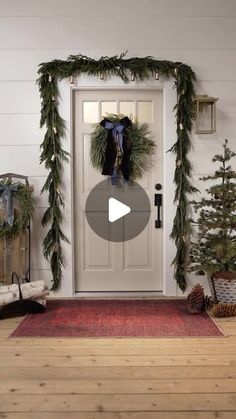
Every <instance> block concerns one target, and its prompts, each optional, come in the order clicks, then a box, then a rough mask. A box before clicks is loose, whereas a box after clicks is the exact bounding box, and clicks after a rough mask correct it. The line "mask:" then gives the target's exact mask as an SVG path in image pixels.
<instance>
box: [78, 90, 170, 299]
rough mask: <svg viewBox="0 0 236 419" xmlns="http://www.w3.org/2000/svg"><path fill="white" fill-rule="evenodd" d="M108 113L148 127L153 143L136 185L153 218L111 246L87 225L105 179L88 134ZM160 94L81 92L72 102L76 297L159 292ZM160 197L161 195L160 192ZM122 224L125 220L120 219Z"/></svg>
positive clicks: (160, 262)
mask: <svg viewBox="0 0 236 419" xmlns="http://www.w3.org/2000/svg"><path fill="white" fill-rule="evenodd" d="M106 112H108V113H122V114H124V115H127V116H130V115H133V116H135V117H137V119H138V121H139V122H140V123H141V122H146V123H148V125H149V127H150V130H151V131H152V133H153V135H154V139H155V141H156V144H157V147H156V153H155V155H154V156H153V162H154V164H153V167H152V169H150V170H149V172H148V173H147V174H146V175H145V176H144V177H143V178H142V179H140V180H138V181H137V182H138V183H139V185H140V186H142V187H143V188H144V189H145V191H146V193H147V194H148V196H149V199H150V203H151V216H150V220H149V223H148V225H147V226H146V228H145V229H144V230H143V232H142V233H141V234H139V235H138V236H137V237H136V238H134V239H132V240H129V241H126V242H122V243H115V242H112V241H110V242H109V241H105V240H104V239H102V238H100V237H99V236H97V235H96V234H95V233H94V232H93V231H92V229H91V228H90V226H89V225H88V223H87V220H86V216H85V203H86V199H87V197H88V194H89V192H90V191H91V190H92V189H93V187H94V186H95V185H96V184H97V183H98V182H100V181H101V180H104V179H105V177H104V176H102V175H101V174H100V173H99V172H97V171H96V170H94V169H93V168H92V166H91V163H90V157H89V150H90V133H91V130H92V127H93V125H92V124H94V123H95V122H98V121H100V120H101V118H102V116H104V115H105V114H106ZM162 154H163V150H162V93H161V92H159V91H137V90H135V91H133V90H128V89H126V90H125V91H123V90H112V91H111V90H109V91H104V90H102V91H100V90H92V91H84V90H82V91H81V90H76V91H75V97H74V160H73V161H74V229H75V230H74V245H75V252H74V259H75V284H76V291H78V292H96V291H98V292H101V291H102V292H104V291H105V292H106V291H112V292H114V291H117V292H121V291H130V292H133V291H141V292H142V291H161V290H162V277H163V275H162V247H163V246H162V229H156V228H155V219H156V213H157V208H156V207H155V206H154V194H155V192H157V191H155V184H156V183H160V184H162ZM161 192H163V191H161ZM124 222H125V217H124Z"/></svg>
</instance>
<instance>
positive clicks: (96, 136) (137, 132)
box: [90, 114, 156, 180]
mask: <svg viewBox="0 0 236 419" xmlns="http://www.w3.org/2000/svg"><path fill="white" fill-rule="evenodd" d="M124 117H125V115H122V114H120V115H116V114H106V118H107V119H109V121H111V122H113V123H114V124H118V123H119V122H120V120H121V119H123V118H124ZM126 133H127V138H128V141H130V143H131V144H132V147H131V154H130V178H131V179H132V180H134V179H137V178H140V177H142V176H143V174H144V173H145V172H146V171H147V170H148V168H149V167H150V166H151V165H152V160H151V156H152V154H153V152H154V149H155V147H156V144H155V142H154V141H153V139H152V134H151V132H150V131H149V129H148V125H147V124H139V123H138V121H137V120H134V121H133V122H132V125H131V126H130V127H128V128H126ZM107 134H108V132H107V129H106V128H104V127H102V126H101V125H100V124H95V126H94V130H93V132H92V134H91V148H90V160H91V163H92V166H93V167H94V168H95V169H98V170H99V171H101V170H102V168H103V164H104V161H105V151H106V141H107Z"/></svg>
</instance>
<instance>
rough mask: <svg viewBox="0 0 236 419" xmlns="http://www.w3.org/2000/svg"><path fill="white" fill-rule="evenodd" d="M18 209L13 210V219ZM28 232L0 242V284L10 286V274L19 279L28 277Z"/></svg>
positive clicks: (17, 213) (17, 214)
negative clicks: (15, 274)
mask: <svg viewBox="0 0 236 419" xmlns="http://www.w3.org/2000/svg"><path fill="white" fill-rule="evenodd" d="M17 216H19V209H16V210H15V217H17ZM29 266H30V255H29V230H27V231H26V232H21V233H20V234H19V235H18V236H17V237H15V238H10V239H6V238H4V239H2V240H0V284H11V282H12V273H13V272H16V273H17V275H18V276H20V277H21V278H25V277H27V278H28V277H29Z"/></svg>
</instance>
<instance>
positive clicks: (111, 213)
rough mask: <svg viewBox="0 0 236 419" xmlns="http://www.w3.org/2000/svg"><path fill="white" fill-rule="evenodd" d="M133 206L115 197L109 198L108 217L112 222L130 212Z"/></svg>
mask: <svg viewBox="0 0 236 419" xmlns="http://www.w3.org/2000/svg"><path fill="white" fill-rule="evenodd" d="M130 211H131V208H130V207H128V205H125V204H123V203H122V202H120V201H118V200H117V199H115V198H109V201H108V219H109V221H110V223H113V222H114V221H116V220H119V218H121V217H124V215H126V214H129V212H130Z"/></svg>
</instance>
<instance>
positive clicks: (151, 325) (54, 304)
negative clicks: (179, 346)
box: [11, 300, 223, 338]
mask: <svg viewBox="0 0 236 419" xmlns="http://www.w3.org/2000/svg"><path fill="white" fill-rule="evenodd" d="M179 336H180V337H183V336H186V337H188V336H190V337H191V336H208V337H209V336H223V333H222V332H221V331H220V329H219V328H218V327H217V326H216V324H215V323H214V322H213V321H212V320H211V318H210V317H209V316H208V315H207V314H206V313H203V314H199V315H196V314H195V315H193V314H189V313H187V311H186V301H185V300H169V301H166V300H165V301H164V300H49V301H48V303H47V309H46V312H45V313H40V314H30V315H27V316H26V317H25V318H24V319H23V320H22V322H21V323H20V324H19V326H18V327H17V328H16V330H15V331H14V332H13V333H12V335H11V337H31V338H32V337H45V338H46V337H47V338H48V337H52V338H58V337H61V338H62V337H78V338H87V337H95V338H98V337H106V338H108V337H147V338H148V337H151V338H159V337H179Z"/></svg>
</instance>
